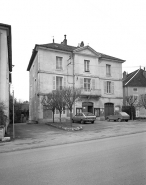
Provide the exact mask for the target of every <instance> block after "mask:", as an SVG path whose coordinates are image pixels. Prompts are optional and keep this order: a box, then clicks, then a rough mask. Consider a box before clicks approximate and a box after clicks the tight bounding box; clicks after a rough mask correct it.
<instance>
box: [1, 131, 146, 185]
mask: <svg viewBox="0 0 146 185" xmlns="http://www.w3.org/2000/svg"><path fill="white" fill-rule="evenodd" d="M0 184H1V185H20V184H21V185H29V184H31V185H66V184H69V185H89V184H90V185H95V184H97V185H117V184H118V185H145V184H146V133H145V132H144V133H138V134H132V135H125V136H119V137H112V138H105V139H102V140H92V141H86V142H81V143H74V144H66V145H58V146H52V147H45V148H37V149H32V150H23V151H15V152H9V153H1V154H0Z"/></svg>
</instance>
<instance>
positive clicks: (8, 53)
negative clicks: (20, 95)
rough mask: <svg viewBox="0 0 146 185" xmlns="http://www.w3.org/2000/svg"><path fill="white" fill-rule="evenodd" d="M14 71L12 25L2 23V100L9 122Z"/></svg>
mask: <svg viewBox="0 0 146 185" xmlns="http://www.w3.org/2000/svg"><path fill="white" fill-rule="evenodd" d="M11 72H12V50H11V26H10V25H6V24H1V23H0V102H3V103H4V105H5V108H6V109H5V115H6V116H7V121H6V128H7V126H8V124H9V93H10V83H11Z"/></svg>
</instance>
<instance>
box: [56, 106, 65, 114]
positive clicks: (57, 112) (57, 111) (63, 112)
mask: <svg viewBox="0 0 146 185" xmlns="http://www.w3.org/2000/svg"><path fill="white" fill-rule="evenodd" d="M55 114H60V113H59V110H58V109H55ZM62 114H65V107H64V108H63V111H62Z"/></svg>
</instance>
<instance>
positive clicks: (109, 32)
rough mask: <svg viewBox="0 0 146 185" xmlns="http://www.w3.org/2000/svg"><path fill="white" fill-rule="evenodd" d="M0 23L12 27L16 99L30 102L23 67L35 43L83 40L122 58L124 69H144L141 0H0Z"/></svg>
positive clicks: (145, 16) (145, 15) (145, 13)
mask: <svg viewBox="0 0 146 185" xmlns="http://www.w3.org/2000/svg"><path fill="white" fill-rule="evenodd" d="M0 23H4V24H9V25H11V27H12V63H13V65H15V66H14V67H13V73H12V76H13V77H12V83H13V84H12V85H13V88H14V93H15V98H16V99H17V100H20V101H26V100H29V72H28V71H27V66H28V63H29V60H30V57H31V54H32V50H33V48H34V46H35V44H47V43H52V40H53V36H54V39H55V42H56V43H61V42H62V41H63V39H64V35H65V34H66V35H67V43H68V45H71V46H77V45H78V43H80V42H81V41H84V44H85V45H89V46H90V47H92V48H93V49H94V50H96V51H97V52H101V53H104V54H107V55H110V56H113V57H117V58H120V59H123V60H126V62H125V63H123V65H122V71H126V72H128V73H130V72H132V71H134V70H137V69H139V68H140V66H141V68H142V69H143V68H144V67H146V1H145V0H13V1H12V0H0Z"/></svg>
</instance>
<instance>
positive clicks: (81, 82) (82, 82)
mask: <svg viewBox="0 0 146 185" xmlns="http://www.w3.org/2000/svg"><path fill="white" fill-rule="evenodd" d="M83 80H84V79H83V78H80V87H81V89H84V81H83Z"/></svg>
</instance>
